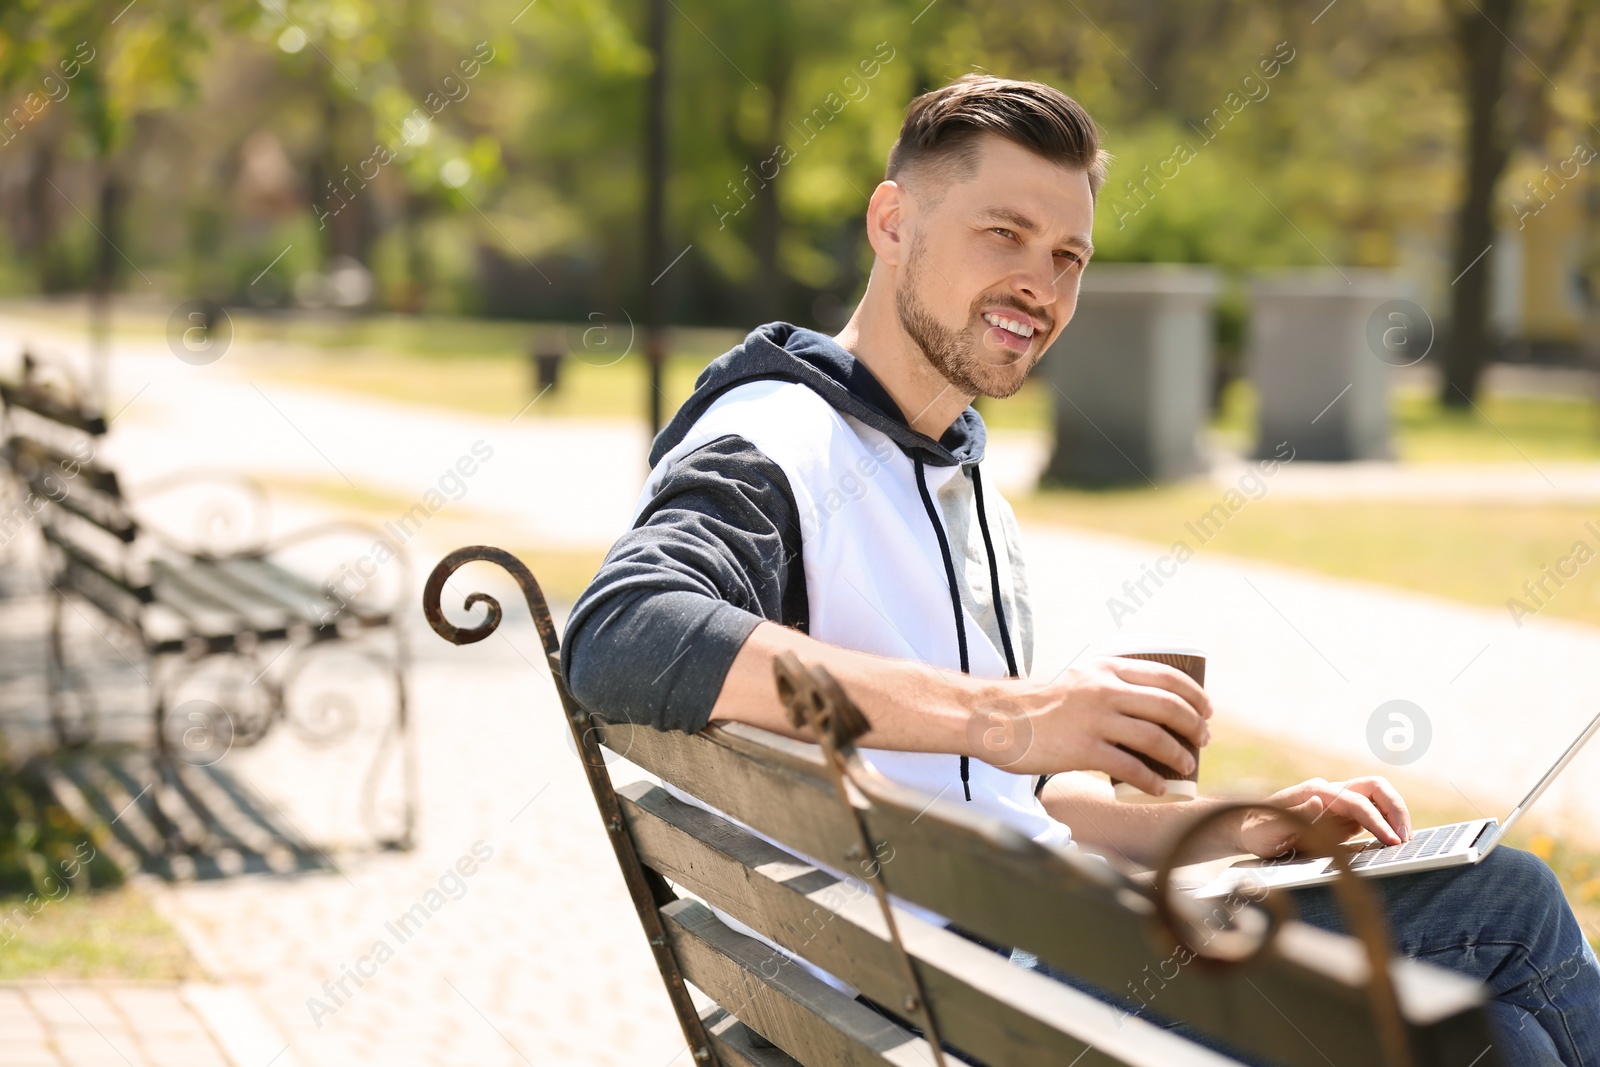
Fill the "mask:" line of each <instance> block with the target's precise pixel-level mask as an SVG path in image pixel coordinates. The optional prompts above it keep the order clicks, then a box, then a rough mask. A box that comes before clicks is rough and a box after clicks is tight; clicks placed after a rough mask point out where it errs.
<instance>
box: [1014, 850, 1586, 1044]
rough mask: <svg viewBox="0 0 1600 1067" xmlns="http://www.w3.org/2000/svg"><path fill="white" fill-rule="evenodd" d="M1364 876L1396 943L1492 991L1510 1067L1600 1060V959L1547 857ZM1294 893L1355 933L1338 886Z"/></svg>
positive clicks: (1304, 913) (1330, 922)
mask: <svg viewBox="0 0 1600 1067" xmlns="http://www.w3.org/2000/svg"><path fill="white" fill-rule="evenodd" d="M1367 884H1368V885H1369V886H1370V887H1371V888H1372V889H1374V890H1375V891H1376V892H1377V893H1378V896H1379V899H1380V901H1381V902H1382V903H1383V906H1384V910H1385V913H1386V914H1387V916H1388V921H1389V934H1390V937H1391V938H1392V939H1393V941H1394V945H1395V951H1397V952H1398V953H1400V954H1401V955H1405V956H1410V957H1412V958H1414V959H1419V960H1425V961H1427V962H1428V963H1433V964H1437V965H1438V966H1440V967H1446V968H1448V969H1450V970H1452V971H1457V972H1459V973H1461V974H1464V975H1467V976H1468V977H1470V978H1473V979H1475V980H1477V981H1479V982H1482V983H1483V984H1484V986H1485V988H1486V989H1487V991H1488V994H1489V996H1490V997H1491V998H1492V999H1491V1001H1490V1003H1489V1016H1490V1022H1491V1024H1492V1026H1493V1028H1494V1031H1495V1038H1496V1040H1495V1045H1496V1048H1497V1051H1498V1052H1499V1055H1500V1061H1501V1062H1502V1063H1503V1064H1505V1065H1506V1067H1563V1065H1565V1067H1600V964H1597V962H1596V960H1595V953H1594V949H1592V948H1591V947H1590V946H1589V942H1588V941H1587V939H1585V938H1584V936H1583V931H1582V930H1580V929H1579V928H1578V920H1577V919H1576V918H1575V917H1574V916H1573V914H1572V909H1571V908H1570V907H1569V906H1568V905H1567V901H1566V897H1565V896H1563V895H1562V892H1561V883H1560V882H1559V881H1557V880H1556V876H1555V873H1554V872H1552V871H1551V870H1550V868H1549V867H1548V866H1546V865H1545V863H1544V861H1543V860H1541V859H1539V858H1538V857H1537V856H1533V855H1531V854H1530V853H1527V852H1522V851H1519V850H1517V849H1514V848H1507V847H1505V846H1503V845H1502V846H1501V847H1500V848H1497V849H1495V850H1494V851H1493V852H1491V853H1490V854H1489V857H1488V858H1487V859H1486V860H1484V861H1483V862H1482V863H1480V864H1477V865H1476V866H1472V867H1451V868H1447V869H1444V870H1438V871H1426V872H1424V873H1422V874H1413V875H1397V876H1395V877H1392V878H1375V879H1371V880H1369V881H1368V883H1367ZM1290 896H1291V898H1292V899H1293V901H1294V903H1295V906H1296V908H1297V909H1298V911H1299V915H1300V918H1301V919H1303V920H1305V921H1306V922H1308V923H1311V924H1313V925H1315V926H1320V927H1322V928H1324V929H1327V930H1332V931H1335V932H1336V933H1347V932H1348V930H1347V929H1346V927H1345V925H1344V919H1343V915H1342V912H1341V909H1340V906H1339V902H1338V900H1337V899H1336V898H1335V897H1334V894H1333V890H1332V889H1331V888H1328V887H1325V886H1316V887H1313V888H1310V889H1300V890H1294V891H1292V892H1291V894H1290ZM1011 958H1012V960H1013V961H1014V962H1016V963H1018V964H1019V965H1021V966H1024V967H1029V968H1031V969H1033V970H1038V971H1042V972H1044V973H1046V974H1049V975H1050V976H1051V977H1053V978H1058V979H1060V980H1062V981H1065V982H1067V983H1068V984H1070V985H1073V986H1075V987H1077V988H1079V989H1082V990H1084V991H1085V992H1087V993H1090V994H1093V995H1094V996H1097V997H1099V998H1101V999H1103V1000H1107V1001H1110V1002H1111V1003H1114V1004H1117V1005H1119V1006H1123V1007H1127V1008H1129V1009H1131V1010H1135V1011H1137V1010H1138V1007H1137V1006H1136V1005H1135V1002H1133V1001H1124V999H1123V998H1120V997H1115V996H1112V995H1110V994H1107V993H1105V992H1104V991H1102V990H1100V989H1097V988H1095V987H1093V986H1089V985H1087V984H1085V983H1083V982H1081V981H1079V980H1077V979H1074V978H1071V977H1070V976H1068V975H1065V974H1062V973H1060V972H1058V971H1056V970H1055V969H1054V968H1052V967H1050V965H1049V964H1046V963H1043V962H1041V961H1039V960H1038V959H1037V958H1036V957H1033V956H1032V955H1031V954H1029V953H1026V952H1022V951H1021V950H1014V951H1013V952H1012V954H1011ZM1144 1014H1145V1017H1146V1018H1147V1019H1148V1020H1149V1021H1151V1022H1155V1023H1157V1024H1158V1025H1165V1026H1168V1027H1169V1028H1170V1029H1173V1030H1175V1031H1177V1032H1180V1033H1183V1034H1185V1036H1188V1037H1191V1038H1193V1039H1194V1040H1197V1041H1200V1042H1201V1043H1202V1044H1206V1045H1209V1046H1211V1047H1214V1048H1220V1047H1221V1046H1218V1045H1216V1044H1215V1043H1213V1042H1211V1041H1209V1040H1207V1039H1205V1038H1202V1037H1201V1036H1199V1035H1197V1034H1195V1033H1193V1032H1192V1031H1191V1030H1190V1029H1189V1028H1188V1027H1187V1026H1186V1025H1184V1024H1173V1023H1169V1022H1167V1021H1166V1020H1163V1019H1160V1018H1158V1017H1155V1016H1154V1015H1153V1014H1152V1013H1144ZM1224 1051H1229V1050H1226V1049H1224ZM1233 1054H1234V1055H1237V1052H1234V1053H1233Z"/></svg>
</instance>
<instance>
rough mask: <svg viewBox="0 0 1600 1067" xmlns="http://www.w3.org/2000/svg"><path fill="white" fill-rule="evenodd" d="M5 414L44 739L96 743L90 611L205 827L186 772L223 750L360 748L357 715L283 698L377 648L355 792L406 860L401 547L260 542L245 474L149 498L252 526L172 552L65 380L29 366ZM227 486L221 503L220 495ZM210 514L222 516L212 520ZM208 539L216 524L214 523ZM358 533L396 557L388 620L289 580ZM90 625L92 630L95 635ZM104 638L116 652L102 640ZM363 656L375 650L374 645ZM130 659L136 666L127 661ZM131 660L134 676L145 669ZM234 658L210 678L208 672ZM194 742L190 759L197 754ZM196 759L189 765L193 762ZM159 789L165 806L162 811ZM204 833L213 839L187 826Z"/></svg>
mask: <svg viewBox="0 0 1600 1067" xmlns="http://www.w3.org/2000/svg"><path fill="white" fill-rule="evenodd" d="M0 405H3V410H4V416H5V424H4V446H3V455H4V459H5V462H6V465H7V468H8V470H9V473H10V475H11V486H10V491H9V493H8V494H7V499H6V502H5V503H6V510H5V513H4V514H3V515H0V530H3V532H4V534H5V537H6V539H7V542H8V543H9V542H10V541H12V540H13V539H14V538H15V536H16V535H17V534H18V533H19V532H20V531H21V528H22V527H26V526H31V525H36V526H37V529H38V532H39V534H40V535H41V537H42V539H43V542H44V545H45V552H44V567H43V569H44V577H45V580H46V582H48V584H49V586H50V587H51V589H52V590H53V592H54V594H55V595H53V596H52V597H51V623H50V637H49V642H48V659H47V679H48V689H49V705H50V719H51V725H52V727H53V729H54V731H55V734H56V738H57V740H58V742H59V743H60V744H61V745H63V746H67V747H76V746H81V745H84V744H86V743H87V742H88V741H90V740H91V739H92V738H93V737H94V734H95V728H96V718H97V711H96V709H97V707H98V704H97V701H96V694H95V692H94V691H93V687H92V686H90V685H88V684H87V683H86V681H85V679H84V678H83V677H82V671H81V670H80V669H79V666H78V664H76V663H75V662H74V657H73V642H72V641H71V640H70V639H69V634H68V629H69V626H70V625H71V624H73V623H74V621H75V620H77V619H79V618H86V617H85V616H83V615H82V608H84V607H87V608H90V609H92V610H93V612H95V613H96V614H97V615H99V616H100V617H102V618H104V619H106V620H108V621H109V622H110V623H111V624H112V629H113V630H114V631H116V632H117V634H118V636H119V637H120V638H122V641H121V643H119V644H114V645H113V647H115V648H117V649H118V651H119V652H122V651H123V647H124V646H126V645H129V644H131V651H132V655H133V657H135V658H134V659H129V663H130V665H132V666H133V667H134V669H135V670H137V671H139V673H140V675H141V677H142V678H143V679H144V680H145V681H146V682H147V683H148V685H149V687H150V691H151V697H150V701H151V714H152V716H153V725H154V743H155V747H156V749H157V752H158V754H159V757H160V758H159V761H158V762H159V764H160V766H161V768H162V775H163V778H164V782H165V786H166V787H167V788H170V789H172V790H176V791H177V792H178V793H179V794H181V795H182V797H181V799H182V800H183V802H184V804H185V805H187V807H188V808H190V809H192V810H194V811H200V812H204V811H205V810H206V805H205V803H204V801H203V799H202V798H201V797H199V796H198V795H196V794H195V793H194V791H193V790H192V789H191V788H190V787H189V786H188V784H187V783H186V782H185V779H184V777H183V775H182V774H181V773H180V770H181V767H180V765H181V764H182V763H183V762H185V761H186V760H187V761H189V762H194V763H200V764H203V765H209V764H210V763H212V762H215V760H216V759H220V758H221V756H222V755H224V754H225V753H226V751H227V750H229V749H231V748H234V747H246V746H249V745H253V744H256V743H257V742H259V741H261V740H262V739H263V738H264V737H266V736H267V735H268V734H269V733H270V732H272V731H273V730H274V729H275V728H277V727H278V726H279V725H280V724H287V726H288V727H289V728H290V729H292V730H293V731H294V733H295V734H296V735H297V736H298V737H299V738H300V739H301V740H303V741H305V742H307V743H310V744H313V745H332V744H334V743H336V742H339V741H341V740H343V739H344V738H345V737H346V736H347V735H349V734H351V733H352V732H353V731H354V729H355V726H356V720H357V718H358V710H357V709H356V708H354V707H353V706H352V704H351V702H350V701H349V700H334V699H330V698H329V695H328V694H327V693H325V692H319V693H316V694H313V695H312V698H310V699H301V700H295V699H293V698H292V697H291V689H292V688H293V686H294V683H295V681H296V680H297V679H298V678H299V677H301V675H302V672H303V670H304V668H305V665H306V663H307V662H308V659H309V658H310V657H311V656H312V655H313V654H314V653H315V652H316V651H317V650H319V649H321V648H324V647H328V646H329V645H330V644H331V643H334V642H339V643H346V642H351V641H355V640H358V639H363V638H366V637H369V636H370V637H371V638H373V639H376V640H377V641H378V644H377V645H376V646H374V647H373V648H372V649H370V650H366V649H364V651H367V652H368V654H375V655H378V656H380V657H381V658H382V663H383V665H382V669H383V670H385V671H387V672H388V673H389V674H390V675H391V677H392V686H393V689H392V691H393V693H394V706H393V707H392V709H389V710H388V711H387V712H386V713H385V720H386V722H387V725H386V726H385V727H383V728H382V732H381V740H380V741H379V742H378V747H377V751H376V752H375V753H374V755H373V759H372V763H371V765H370V769H369V770H368V772H367V775H366V778H365V782H364V785H363V805H362V810H363V816H364V817H365V818H366V819H367V822H368V825H369V828H370V829H371V830H372V832H373V834H374V836H376V837H377V838H378V839H379V840H380V841H381V842H382V843H383V844H385V845H391V846H397V847H409V845H410V842H411V840H412V836H413V829H414V825H415V806H416V805H415V799H414V797H415V786H414V781H413V777H414V776H413V769H412V765H411V758H410V738H409V733H410V727H409V722H408V715H407V711H408V709H407V700H406V674H405V668H406V662H407V654H406V646H405V635H404V632H403V630H402V629H401V628H400V627H399V626H398V625H397V614H396V608H397V607H398V605H399V604H400V603H403V602H404V600H405V599H408V597H407V594H406V591H405V588H404V582H405V580H406V576H407V575H408V573H409V568H408V564H407V560H406V556H405V554H404V550H403V548H402V547H401V546H398V545H394V544H392V542H391V539H390V538H388V537H386V536H385V535H384V534H383V533H382V532H381V531H379V530H377V529H375V528H368V527H364V526H358V525H356V524H349V523H329V524H324V525H322V526H318V527H315V528H312V529H308V530H305V531H301V532H299V533H296V534H293V535H290V536H287V537H282V538H278V539H275V540H272V541H270V542H269V541H268V540H267V539H266V522H265V507H264V505H265V496H264V494H263V493H262V492H261V490H260V488H259V487H258V486H256V485H255V483H254V482H252V481H251V480H250V479H248V478H245V477H243V476H240V475H230V474H222V475H219V474H217V473H214V472H197V473H195V474H192V475H180V476H178V477H175V478H170V479H167V480H165V481H163V482H161V483H159V484H155V485H152V486H150V487H148V488H147V489H146V490H145V491H144V492H141V494H140V500H141V501H142V502H147V501H148V500H149V499H150V498H151V497H154V496H156V495H158V494H161V493H176V492H183V491H188V490H192V489H195V488H196V487H201V488H204V487H205V483H207V482H208V481H209V482H217V481H223V482H227V483H229V485H228V486H226V487H225V488H226V489H227V490H230V491H231V492H232V494H233V497H232V501H231V502H232V503H234V504H238V503H239V501H238V497H239V495H240V494H242V496H243V498H244V502H243V508H244V509H245V510H246V511H248V512H250V517H249V518H247V519H239V518H237V517H232V516H230V517H229V521H228V522H226V523H223V524H222V525H224V526H228V527H231V529H232V533H233V535H234V542H235V543H232V544H227V543H226V542H225V541H224V542H220V543H219V542H217V541H215V540H212V541H211V543H202V539H203V538H204V534H205V533H206V532H207V531H201V537H199V538H196V539H193V540H183V539H180V538H178V537H176V536H174V535H173V534H172V533H171V532H170V531H169V530H167V529H166V528H164V527H157V526H155V525H152V524H150V523H148V522H146V521H144V520H142V519H141V518H140V517H139V516H138V515H136V513H135V510H134V508H133V505H132V504H131V503H130V501H129V499H128V497H127V496H126V495H125V494H124V491H123V486H122V483H121V480H120V479H119V477H118V475H117V473H116V472H115V471H114V470H112V469H110V468H109V467H108V466H106V465H105V464H104V463H103V462H102V461H101V459H100V455H99V453H100V451H101V446H102V444H103V438H104V436H105V434H106V430H107V422H106V419H105V418H104V417H103V416H102V415H101V414H100V412H98V411H96V410H93V409H92V408H90V407H88V406H87V405H85V404H84V403H83V401H82V399H81V394H80V393H79V391H78V390H77V389H76V388H75V385H74V383H73V381H72V379H71V378H70V376H68V375H66V374H65V373H63V372H61V371H60V369H59V368H47V367H45V366H43V365H41V364H40V363H38V362H37V361H35V360H34V359H33V358H32V357H31V356H24V360H23V375H22V377H21V379H20V380H18V381H15V382H5V383H0ZM223 488H224V487H213V491H222V489H223ZM202 514H203V516H204V517H205V518H207V519H209V520H215V519H218V518H219V517H221V516H223V515H224V514H225V513H224V512H221V511H217V510H215V509H214V508H213V509H211V510H207V511H203V512H202ZM207 525H209V526H215V525H217V524H216V523H215V522H211V523H208V524H207ZM351 532H354V533H358V534H359V536H360V537H361V538H362V540H363V542H364V543H365V544H371V543H373V542H374V541H375V540H376V541H379V542H382V543H384V544H386V545H387V546H388V548H389V551H390V553H391V554H392V555H393V556H395V557H397V567H396V570H397V572H398V574H399V575H400V576H401V577H400V579H399V586H400V588H399V590H398V592H396V593H395V595H394V602H393V603H392V604H389V605H382V604H374V602H373V599H374V598H373V597H372V596H370V595H363V593H370V592H371V590H363V589H357V590H354V591H352V590H351V589H349V588H340V587H336V586H335V585H333V584H331V583H328V582H322V581H317V580H315V579H312V578H309V577H307V576H306V575H305V574H303V573H301V572H299V571H297V570H295V569H293V568H291V567H288V566H285V565H284V564H283V563H282V562H280V557H281V556H282V555H283V554H284V553H285V552H286V551H288V550H290V549H292V548H294V547H296V546H301V545H304V544H306V543H307V542H309V541H311V540H313V539H316V538H319V537H326V536H332V535H334V534H336V533H342V534H345V535H348V534H350V533H351ZM91 625H92V624H91ZM94 630H95V632H96V633H98V634H100V636H102V637H105V638H106V639H107V640H108V641H110V640H111V637H110V635H108V634H106V633H105V632H103V631H102V629H101V628H100V627H98V626H96V627H94ZM369 643H370V642H369ZM124 655H125V658H126V653H124ZM135 659H137V660H141V661H142V664H143V668H144V669H142V670H141V669H140V666H139V665H138V663H136V662H135ZM222 660H226V664H225V666H226V669H225V670H219V671H216V672H215V675H216V678H221V679H222V681H221V682H217V681H216V678H201V677H200V676H199V674H198V672H199V671H200V670H201V669H202V668H204V667H206V666H208V665H216V664H217V663H218V662H219V661H222ZM197 682H198V683H199V685H200V687H201V688H204V687H205V686H206V685H210V686H211V688H210V689H209V690H207V691H208V692H211V693H212V694H213V695H215V696H217V698H218V701H219V702H217V703H213V702H210V701H189V702H184V701H179V700H178V699H177V696H178V695H179V694H180V691H183V692H187V691H191V690H194V689H195V688H196V684H195V683H197ZM191 742H193V743H191ZM197 745H198V746H200V747H199V749H198V751H196V750H195V749H196V746H197ZM395 761H398V773H399V778H400V792H401V803H400V807H401V810H400V812H399V813H398V816H397V817H395V818H391V819H388V820H383V823H384V824H382V825H380V818H379V816H378V815H377V813H376V811H375V810H374V807H375V805H374V800H373V794H374V793H375V791H376V789H377V785H378V779H379V777H380V776H381V774H382V773H383V771H384V769H385V768H386V767H387V766H389V765H391V764H392V763H394V762H395ZM161 793H162V791H158V792H157V794H156V795H157V796H158V797H159V796H160V795H161ZM154 821H155V822H156V823H157V824H158V828H159V829H160V830H161V832H162V835H163V837H164V838H165V840H166V845H167V847H168V849H169V850H181V849H189V848H194V847H198V846H199V845H200V844H201V842H199V841H195V840H189V839H186V836H185V833H184V831H183V830H182V829H180V827H179V826H178V824H177V823H176V822H175V821H174V820H173V819H172V818H170V817H168V815H167V814H166V812H165V811H164V809H163V806H162V805H160V804H157V805H156V808H155V812H154ZM185 821H186V822H187V823H188V824H189V825H190V827H191V831H190V835H189V836H190V837H192V836H194V833H195V828H198V830H199V833H200V834H201V835H204V833H205V830H204V825H205V824H204V823H203V822H201V823H197V822H195V821H194V820H192V819H186V820H185Z"/></svg>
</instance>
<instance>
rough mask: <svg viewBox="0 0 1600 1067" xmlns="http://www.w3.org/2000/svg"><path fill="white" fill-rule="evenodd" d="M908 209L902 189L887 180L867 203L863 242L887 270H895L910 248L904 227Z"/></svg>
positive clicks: (907, 234) (907, 196) (909, 205)
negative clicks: (870, 247)
mask: <svg viewBox="0 0 1600 1067" xmlns="http://www.w3.org/2000/svg"><path fill="white" fill-rule="evenodd" d="M912 207H913V205H912V203H911V198H910V196H909V194H908V192H907V190H906V187H905V186H903V185H901V184H900V183H899V182H896V181H891V180H889V179H887V178H885V179H884V180H883V181H881V182H879V183H878V187H877V188H876V189H874V190H872V198H871V199H870V200H868V201H867V240H868V241H869V242H870V243H871V245H872V251H873V252H874V253H875V254H876V255H877V257H878V259H880V260H882V261H883V262H884V263H886V264H888V265H889V266H895V267H897V266H899V265H900V263H901V262H902V260H903V259H904V258H905V254H906V251H907V250H908V249H909V247H910V243H909V241H908V240H907V238H908V237H909V236H910V232H909V230H908V229H907V228H906V227H907V223H908V222H909V221H910V216H911V211H912Z"/></svg>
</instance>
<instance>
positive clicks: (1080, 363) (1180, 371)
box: [1040, 263, 1222, 486]
mask: <svg viewBox="0 0 1600 1067" xmlns="http://www.w3.org/2000/svg"><path fill="white" fill-rule="evenodd" d="M1221 287H1222V286H1221V279H1220V276H1219V274H1218V272H1217V271H1216V270H1215V269H1214V268H1211V267H1201V266H1187V265H1182V264H1171V263H1155V264H1134V263H1103V264H1102V263H1097V264H1095V265H1093V266H1092V267H1090V268H1089V269H1088V270H1087V271H1085V272H1084V275H1083V283H1082V287H1081V289H1080V292H1079V296H1078V308H1077V311H1076V313H1075V314H1074V315H1073V317H1072V321H1071V322H1070V323H1068V324H1067V327H1066V329H1064V330H1062V331H1061V336H1060V337H1058V338H1057V339H1056V342H1055V344H1054V345H1052V346H1051V348H1050V351H1049V352H1048V353H1046V354H1045V357H1044V359H1043V360H1042V361H1041V364H1040V370H1041V371H1042V372H1043V373H1044V375H1045V377H1046V379H1047V380H1048V381H1049V382H1050V383H1051V384H1052V385H1053V386H1054V387H1055V388H1054V389H1052V390H1051V393H1052V398H1053V400H1054V402H1055V434H1056V439H1055V448H1054V450H1053V451H1052V453H1051V456H1050V462H1049V465H1048V466H1047V467H1046V469H1045V479H1046V480H1047V481H1050V482H1055V483H1058V484H1064V485H1091V486H1113V485H1128V484H1134V485H1143V484H1146V483H1147V482H1163V481H1172V480H1174V479H1178V478H1184V477H1187V476H1189V475H1192V474H1195V473H1197V472H1199V471H1200V470H1201V469H1203V468H1204V466H1205V458H1204V456H1203V453H1202V449H1201V443H1200V440H1199V436H1200V432H1201V430H1202V429H1203V428H1204V427H1205V425H1206V419H1207V416H1208V414H1209V410H1210V406H1211V405H1210V401H1211V388H1212V365H1213V362H1214V352H1213V349H1214V342H1215V337H1214V332H1215V331H1214V322H1213V320H1214V314H1215V305H1216V300H1217V294H1218V293H1219V292H1220V291H1221Z"/></svg>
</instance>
